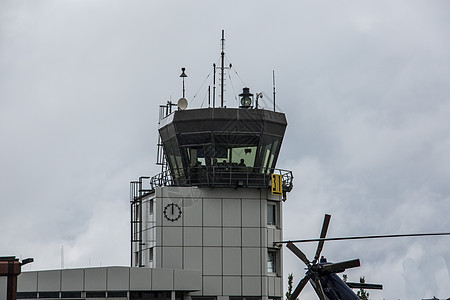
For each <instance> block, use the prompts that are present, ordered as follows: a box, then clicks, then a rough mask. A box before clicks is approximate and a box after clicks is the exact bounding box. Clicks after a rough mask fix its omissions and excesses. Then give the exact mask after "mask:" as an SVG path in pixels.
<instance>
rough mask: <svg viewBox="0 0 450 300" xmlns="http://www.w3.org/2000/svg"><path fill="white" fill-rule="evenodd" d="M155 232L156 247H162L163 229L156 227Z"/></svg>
mask: <svg viewBox="0 0 450 300" xmlns="http://www.w3.org/2000/svg"><path fill="white" fill-rule="evenodd" d="M154 232H155V235H156V236H155V242H156V245H161V244H162V237H163V234H162V227H160V226H158V227H155V228H154Z"/></svg>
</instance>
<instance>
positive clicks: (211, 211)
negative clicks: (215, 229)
mask: <svg viewBox="0 0 450 300" xmlns="http://www.w3.org/2000/svg"><path fill="white" fill-rule="evenodd" d="M203 225H204V226H221V225H222V199H211V198H208V199H203Z"/></svg>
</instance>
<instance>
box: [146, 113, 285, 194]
mask: <svg viewBox="0 0 450 300" xmlns="http://www.w3.org/2000/svg"><path fill="white" fill-rule="evenodd" d="M286 126H287V121H286V117H285V115H284V114H283V113H280V112H274V111H269V110H263V109H251V108H242V107H241V108H203V109H191V110H177V111H174V112H173V113H171V114H169V115H168V116H166V117H164V118H163V119H162V120H161V121H160V125H159V134H160V137H161V140H162V145H163V149H164V153H165V158H166V160H167V163H168V166H169V168H168V169H167V170H166V171H164V172H162V173H160V174H158V175H156V176H154V177H152V178H151V179H150V184H151V188H152V189H153V188H155V187H157V186H199V187H202V186H205V187H249V188H267V187H268V186H269V184H270V178H271V177H270V175H271V174H274V173H276V174H280V175H282V179H283V180H282V181H283V190H284V191H290V190H291V189H292V172H291V171H287V170H280V169H276V168H275V166H276V161H277V158H278V154H279V151H280V147H281V143H282V140H283V136H284V133H285V130H286Z"/></svg>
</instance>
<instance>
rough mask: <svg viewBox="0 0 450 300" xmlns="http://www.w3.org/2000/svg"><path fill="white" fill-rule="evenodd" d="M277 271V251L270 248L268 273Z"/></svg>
mask: <svg viewBox="0 0 450 300" xmlns="http://www.w3.org/2000/svg"><path fill="white" fill-rule="evenodd" d="M276 272H277V252H276V251H274V250H269V252H267V273H276Z"/></svg>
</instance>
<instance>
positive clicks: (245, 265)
mask: <svg viewBox="0 0 450 300" xmlns="http://www.w3.org/2000/svg"><path fill="white" fill-rule="evenodd" d="M242 274H243V275H260V274H261V249H260V248H242Z"/></svg>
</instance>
